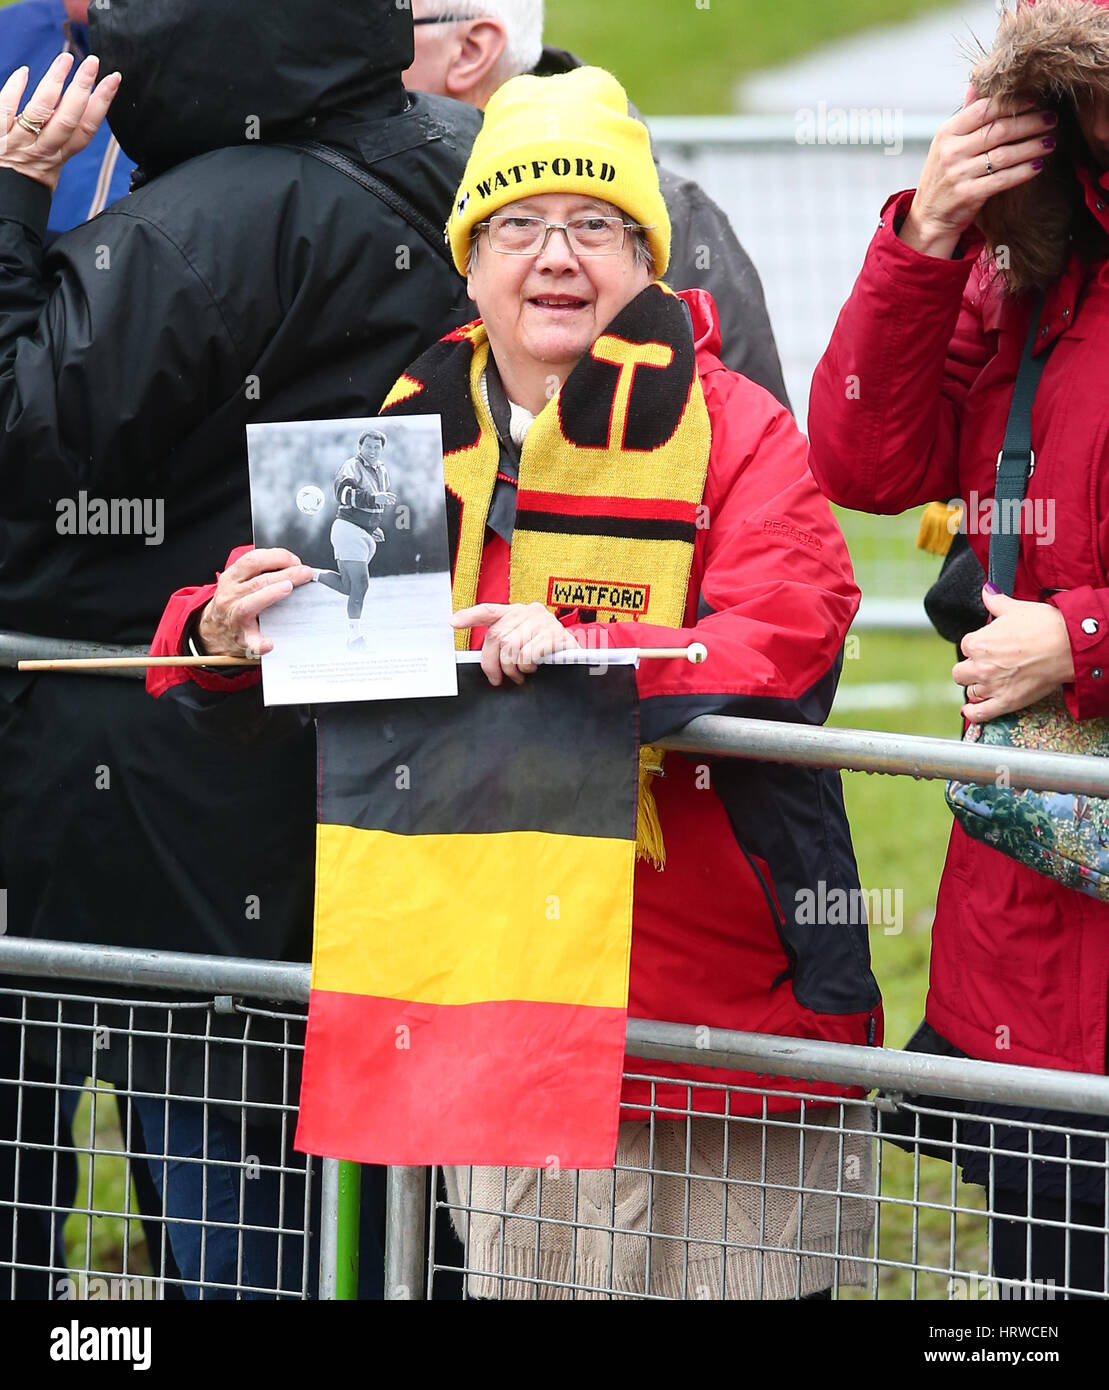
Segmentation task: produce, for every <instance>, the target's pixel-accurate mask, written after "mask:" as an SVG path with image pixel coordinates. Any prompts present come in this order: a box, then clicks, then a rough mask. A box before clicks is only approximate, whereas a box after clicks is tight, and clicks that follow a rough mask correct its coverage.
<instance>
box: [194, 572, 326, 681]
mask: <svg viewBox="0 0 1109 1390" xmlns="http://www.w3.org/2000/svg"><path fill="white" fill-rule="evenodd" d="M311 578H312V571H311V569H310V568H309V567H308V566H307V565H302V564H301V563H300V560H299V559H298V558H297V557H296V556H295V555H294V554H293V553H292V551H290V550H284V549H269V550H251V551H248V552H247V553H246V554H245V555H243V556H240V558H239V559H238V560H236V561H235V563H234V564H233V565H229V566H228V567H227V569H226V570H224V572H223V574H221V575H220V577H219V582H218V583H217V585H216V593H215V597H214V598H213V599H212V601H211V602H210V603H209V605H208V607H207V608H206V609H205V613H204V618H203V619H202V622H201V627H200V635H201V638H202V640H203V642H204V646H205V649H206V650H207V651H209V652H211V653H213V654H220V655H225V656H239V655H241V654H243V653H244V652H245V653H246V654H247V655H261V654H262V653H263V652H267V651H271V650H272V649H273V643H272V642H271V641H269V640H268V639H265V638H263V637H262V634H261V630H260V628H259V626H258V615H259V613H263V612H265V610H266V609H267V608H270V607H272V606H273V604H275V603H279V602H280V601H281V600H282V599H284V598H288V596H289V595H290V594H291V593H292V591H293V590H294V589H295V588H297V587H298V586H299V585H301V584H307V583H308V581H309V580H310V579H311Z"/></svg>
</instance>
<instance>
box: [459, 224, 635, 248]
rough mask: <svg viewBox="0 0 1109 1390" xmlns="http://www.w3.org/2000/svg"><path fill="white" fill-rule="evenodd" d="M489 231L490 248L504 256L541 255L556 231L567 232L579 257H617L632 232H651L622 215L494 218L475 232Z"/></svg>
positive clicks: (478, 226) (571, 246)
mask: <svg viewBox="0 0 1109 1390" xmlns="http://www.w3.org/2000/svg"><path fill="white" fill-rule="evenodd" d="M482 229H484V230H485V231H487V232H488V233H489V247H490V250H492V251H496V252H497V253H498V255H501V256H538V255H540V254H541V253H542V252H543V251H545V250H546V249H547V242H548V241H549V240H550V237H551V233H552V232H564V233H565V234H566V240H567V242H568V243H569V246H570V250H571V251H573V252H574V254H575V255H577V256H616V255H619V253H620V252H621V251H622V250H623V249H624V236H625V234H626V233H627V232H629V231H644V232H649V231H650V230H651V229H650V227H641V226H640V224H639V223H638V222H625V221H624V219H623V218H622V217H572V218H571V219H570V221H569V222H548V221H546V220H545V219H544V218H542V217H512V216H508V215H506V216H501V217H490V218H489V220H488V221H487V222H479V223H478V225H477V228H476V229H475V234H476V232H478V231H481V230H482Z"/></svg>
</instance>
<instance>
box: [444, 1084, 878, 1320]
mask: <svg viewBox="0 0 1109 1390" xmlns="http://www.w3.org/2000/svg"><path fill="white" fill-rule="evenodd" d="M870 1130H871V1116H870V1111H869V1109H868V1108H867V1107H866V1106H863V1105H851V1104H845V1105H843V1106H842V1107H841V1106H840V1105H839V1104H838V1103H837V1104H833V1105H830V1106H815V1105H812V1104H806V1106H805V1113H804V1123H803V1124H802V1123H801V1112H800V1111H799V1110H798V1111H791V1112H788V1113H785V1114H780V1115H772V1116H769V1117H768V1119H767V1120H766V1121H763V1120H762V1119H761V1118H760V1117H757V1116H756V1117H751V1118H733V1119H730V1120H728V1121H726V1122H725V1121H724V1120H723V1118H721V1117H715V1116H698V1117H696V1118H694V1119H693V1120H692V1121H689V1122H688V1126H687V1122H686V1121H685V1120H662V1119H658V1118H656V1119H655V1122H654V1126H653V1154H652V1133H651V1131H652V1127H651V1125H649V1124H648V1123H646V1122H632V1123H625V1124H622V1125H621V1126H620V1134H619V1141H618V1145H617V1156H616V1167H615V1169H613V1170H607V1169H606V1170H588V1171H581V1172H563V1173H555V1172H552V1171H542V1172H540V1171H537V1170H535V1169H530V1168H529V1169H525V1168H509V1169H505V1168H447V1169H445V1170H444V1174H445V1177H446V1183H447V1193H448V1197H449V1199H450V1201H451V1203H452V1205H459V1206H463V1207H465V1208H467V1209H468V1210H464V1211H453V1212H452V1216H453V1219H454V1222H455V1226H456V1228H457V1229H458V1232H459V1235H460V1236H461V1238H462V1240H463V1242H464V1244H465V1245H466V1247H467V1251H466V1268H467V1270H468V1271H469V1275H468V1283H467V1289H468V1293H469V1295H470V1297H476V1298H541V1299H548V1298H562V1299H570V1298H585V1299H591V1298H613V1297H616V1298H619V1297H625V1298H627V1297H634V1296H635V1295H636V1294H651V1295H654V1296H659V1297H664V1298H671V1299H682V1298H702V1299H718V1298H728V1299H757V1298H770V1299H787V1298H797V1297H798V1296H799V1295H803V1294H807V1293H814V1292H817V1291H819V1290H822V1289H827V1288H831V1287H832V1285H833V1283H834V1282H836V1281H837V1275H836V1266H837V1265H838V1283H839V1284H840V1285H848V1284H858V1283H862V1282H863V1280H864V1278H865V1271H866V1265H865V1263H864V1261H865V1259H866V1256H867V1253H868V1249H869V1245H870V1240H871V1231H872V1227H873V1220H874V1206H875V1197H874V1164H873V1145H874V1141H873V1138H872V1137H871V1133H870ZM725 1159H726V1162H725ZM802 1174H803V1181H799V1179H800V1178H801V1175H802ZM537 1281H538V1282H537Z"/></svg>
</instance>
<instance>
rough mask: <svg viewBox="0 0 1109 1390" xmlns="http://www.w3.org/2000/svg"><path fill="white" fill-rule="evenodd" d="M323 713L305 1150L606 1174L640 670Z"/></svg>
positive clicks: (302, 1125) (627, 934)
mask: <svg viewBox="0 0 1109 1390" xmlns="http://www.w3.org/2000/svg"><path fill="white" fill-rule="evenodd" d="M458 674H459V694H458V696H457V697H454V698H449V699H433V700H411V701H397V702H391V703H388V704H352V705H335V706H329V707H328V708H327V709H325V710H323V711H322V712H321V714H320V718H319V725H318V730H319V750H320V807H319V830H318V839H317V855H316V922H315V946H314V950H313V961H312V996H311V1004H310V1008H309V1016H308V1033H307V1040H306V1049H305V1059H304V1074H303V1082H302V1088H301V1101H300V1122H299V1128H298V1131H297V1147H298V1148H300V1149H302V1150H304V1151H306V1152H309V1153H314V1154H322V1155H324V1156H327V1157H332V1158H343V1159H354V1160H358V1161H360V1162H364V1163H386V1164H431V1163H462V1164H470V1163H475V1164H506V1165H513V1166H514V1165H522V1166H528V1167H539V1166H544V1165H547V1164H549V1163H550V1162H551V1161H552V1160H555V1161H557V1162H558V1164H559V1166H560V1167H564V1168H603V1167H610V1166H611V1165H612V1163H613V1160H614V1156H615V1150H616V1131H617V1125H618V1121H619V1102H620V1085H621V1072H622V1064H623V1056H624V1034H625V1025H626V1017H627V1000H628V961H629V955H630V949H631V914H632V880H633V873H634V863H635V818H636V793H637V781H638V733H637V717H636V702H635V684H634V672H633V671H632V669H631V668H630V667H608V668H607V669H605V670H604V671H603V673H598V671H597V670H596V669H595V668H594V669H591V668H587V667H557V666H544V667H540V669H539V670H538V671H537V672H536V673H535V674H534V675H532V676H530V677H529V678H528V679H527V680H526V681H525V682H524V684H523V685H522V686H514V685H511V684H508V683H506V685H505V686H502V687H499V688H496V689H494V688H492V687H491V686H489V685H488V683H487V682H486V680H485V677H484V675H483V674H482V673H481V672H480V671H479V670H478V669H477V668H475V667H472V666H470V667H466V666H464V667H461V668H460V669H459V673H458Z"/></svg>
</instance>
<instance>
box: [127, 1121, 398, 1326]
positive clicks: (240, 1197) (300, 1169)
mask: <svg viewBox="0 0 1109 1390" xmlns="http://www.w3.org/2000/svg"><path fill="white" fill-rule="evenodd" d="M134 1104H135V1107H136V1108H137V1110H138V1112H139V1116H140V1120H141V1123H142V1129H143V1134H144V1135H145V1138H146V1150H147V1155H148V1157H147V1163H148V1165H149V1168H150V1173H151V1176H152V1177H153V1179H154V1182H155V1185H156V1186H157V1188H158V1191H159V1193H160V1194H161V1196H162V1200H163V1202H164V1203H165V1210H166V1217H167V1222H168V1227H169V1237H170V1245H171V1247H172V1250H173V1256H174V1259H175V1260H176V1263H177V1266H178V1268H179V1269H180V1271H181V1277H182V1279H183V1280H185V1294H186V1296H187V1297H189V1298H204V1299H233V1298H236V1297H239V1296H241V1297H242V1298H244V1299H272V1298H302V1297H304V1296H305V1293H307V1296H308V1297H310V1298H315V1297H317V1295H318V1289H319V1258H320V1249H319V1233H320V1178H319V1172H320V1169H319V1164H320V1160H319V1159H316V1160H314V1161H313V1167H314V1175H313V1183H312V1193H311V1201H310V1226H309V1229H310V1232H311V1235H310V1239H309V1244H308V1250H307V1252H305V1248H304V1245H305V1243H304V1236H303V1231H304V1188H305V1156H304V1155H303V1154H300V1153H296V1152H295V1151H294V1149H293V1147H292V1127H291V1126H290V1127H289V1130H288V1133H287V1135H286V1137H285V1140H284V1143H283V1142H282V1135H281V1129H280V1127H279V1126H277V1125H273V1126H270V1125H248V1126H247V1127H246V1129H245V1131H244V1130H243V1129H242V1126H241V1121H240V1119H239V1118H238V1117H237V1116H236V1117H233V1112H230V1111H223V1110H221V1109H219V1108H217V1107H215V1106H212V1105H208V1106H205V1105H204V1104H203V1103H202V1102H200V1101H183V1100H176V1101H168V1102H167V1101H163V1100H159V1099H155V1098H151V1097H136V1099H135V1101H134ZM206 1111H207V1117H205V1112H206ZM167 1116H168V1127H167ZM205 1127H207V1134H206V1135H205ZM202 1158H203V1159H204V1160H205V1161H204V1162H196V1161H190V1160H199V1159H202ZM278 1168H283V1169H284V1170H285V1171H284V1172H283V1173H281V1172H278V1171H275V1170H276V1169H278ZM282 1177H284V1201H283V1202H282V1191H281V1179H282ZM279 1226H280V1227H282V1229H283V1232H284V1234H279V1232H278V1230H277V1228H278V1227H279ZM359 1238H360V1251H361V1255H360V1261H359V1280H358V1296H359V1298H362V1299H380V1298H382V1297H383V1296H384V1282H385V1279H384V1259H385V1256H384V1248H385V1170H384V1169H383V1168H371V1167H365V1168H363V1170H362V1217H361V1229H360V1232H359ZM305 1259H307V1268H305ZM155 1272H157V1271H155ZM240 1290H241V1293H240Z"/></svg>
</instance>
